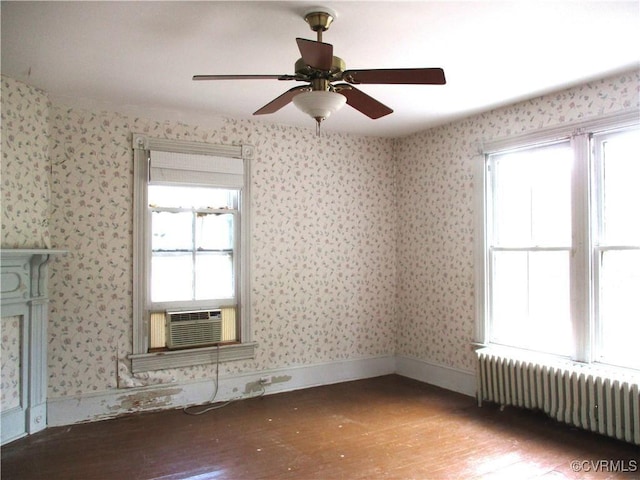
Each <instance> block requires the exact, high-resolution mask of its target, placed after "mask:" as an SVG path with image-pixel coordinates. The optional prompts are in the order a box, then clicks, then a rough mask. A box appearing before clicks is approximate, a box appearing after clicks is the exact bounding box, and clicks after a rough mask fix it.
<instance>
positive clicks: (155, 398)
mask: <svg viewBox="0 0 640 480" xmlns="http://www.w3.org/2000/svg"><path fill="white" fill-rule="evenodd" d="M395 366H396V362H395V357H394V356H391V355H389V356H382V357H373V358H362V359H352V360H344V361H337V362H330V363H323V364H315V365H308V366H296V367H289V368H281V369H274V370H262V371H258V372H252V373H245V374H241V375H234V376H228V377H221V378H220V379H219V383H220V384H219V386H218V393H217V395H216V399H215V400H216V401H227V400H231V399H234V398H238V397H241V396H251V395H255V394H258V393H259V392H260V391H261V387H260V377H265V376H269V377H271V379H272V383H271V384H270V385H268V386H266V387H265V393H266V394H267V395H269V394H273V393H281V392H287V391H291V390H298V389H301V388H309V387H315V386H319V385H329V384H332V383H340V382H347V381H351V380H360V379H364V378H371V377H378V376H381V375H389V374H392V373H394V372H395ZM213 392H214V382H213V379H210V380H202V381H198V382H191V383H183V384H166V385H153V386H148V387H138V388H128V389H119V390H111V391H107V392H100V393H92V394H87V395H80V396H74V397H61V398H50V399H48V402H47V406H48V417H47V424H48V426H50V427H52V426H60V425H70V424H73V423H80V422H87V421H97V420H105V419H108V418H113V417H117V416H120V415H124V414H127V413H133V412H142V411H152V410H161V409H169V408H180V407H184V406H187V405H195V404H202V403H205V402H208V401H210V400H211V398H212V396H213Z"/></svg>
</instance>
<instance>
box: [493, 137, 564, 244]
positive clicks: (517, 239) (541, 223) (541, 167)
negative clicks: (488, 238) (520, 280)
mask: <svg viewBox="0 0 640 480" xmlns="http://www.w3.org/2000/svg"><path fill="white" fill-rule="evenodd" d="M572 159H573V156H572V151H571V149H570V147H569V143H568V142H565V143H562V144H558V145H550V146H543V147H535V148H532V149H528V150H524V151H518V152H513V153H508V154H504V155H496V156H492V168H493V169H494V172H493V178H494V185H493V195H494V197H493V207H494V208H493V214H494V218H493V228H494V239H493V244H494V245H502V246H532V245H536V246H569V245H570V244H571V167H572V163H573V160H572Z"/></svg>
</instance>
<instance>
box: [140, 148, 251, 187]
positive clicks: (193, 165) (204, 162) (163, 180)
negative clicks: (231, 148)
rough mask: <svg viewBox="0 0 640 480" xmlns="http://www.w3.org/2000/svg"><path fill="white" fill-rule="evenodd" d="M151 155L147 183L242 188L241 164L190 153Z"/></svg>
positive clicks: (228, 159)
mask: <svg viewBox="0 0 640 480" xmlns="http://www.w3.org/2000/svg"><path fill="white" fill-rule="evenodd" d="M149 153H150V165H149V183H150V184H152V185H153V184H156V185H158V184H160V185H202V186H212V187H220V188H242V187H243V185H244V175H243V172H244V167H243V160H242V159H240V158H229V157H216V156H213V155H197V154H190V153H176V152H163V151H157V150H152V151H150V152H149Z"/></svg>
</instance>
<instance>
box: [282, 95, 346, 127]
mask: <svg viewBox="0 0 640 480" xmlns="http://www.w3.org/2000/svg"><path fill="white" fill-rule="evenodd" d="M293 103H294V105H295V106H296V107H298V108H299V109H300V110H302V111H303V112H304V113H306V114H307V115H309V116H310V117H312V118H315V119H316V121H317V122H318V123H319V122H321V121H322V120H325V119H327V118H328V117H329V116H330V115H331V114H332V113H334V112H337V111H338V110H340V109H341V108H342V107H344V104H345V103H347V98H346V97H345V96H344V95H341V94H339V93H336V92H329V91H322V90H312V91H310V92H302V93H299V94H298V95H296V96H295V97H293Z"/></svg>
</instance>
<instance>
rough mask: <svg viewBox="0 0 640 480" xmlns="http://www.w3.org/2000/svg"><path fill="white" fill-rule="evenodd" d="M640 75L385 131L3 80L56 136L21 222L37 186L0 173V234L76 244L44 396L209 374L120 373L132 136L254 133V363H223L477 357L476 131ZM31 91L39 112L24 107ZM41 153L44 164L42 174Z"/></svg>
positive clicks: (519, 124)
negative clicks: (352, 130) (96, 99)
mask: <svg viewBox="0 0 640 480" xmlns="http://www.w3.org/2000/svg"><path fill="white" fill-rule="evenodd" d="M5 84H6V85H5ZM639 85H640V72H634V73H631V74H623V75H617V76H615V77H612V78H609V79H606V80H602V81H597V82H591V83H589V84H586V85H583V86H580V87H576V88H573V89H570V90H567V91H563V92H560V93H557V94H553V95H547V96H545V97H541V98H537V99H534V100H531V101H528V102H522V103H519V104H517V105H514V106H510V107H508V108H503V109H499V110H496V111H492V112H488V113H485V114H482V115H477V116H474V117H472V118H468V119H465V120H462V121H459V122H455V123H452V124H449V125H445V126H442V127H438V128H435V129H432V130H429V131H426V132H423V133H419V134H415V135H411V136H409V137H405V138H401V139H396V140H391V139H380V138H371V137H357V136H349V135H339V134H330V133H327V134H325V135H324V136H323V137H321V138H320V139H318V138H317V137H315V134H314V132H313V130H312V129H308V130H307V129H300V128H293V127H286V126H279V125H270V124H265V123H261V122H254V121H240V120H233V119H221V121H220V124H219V126H217V127H207V128H203V127H201V126H197V125H188V124H183V123H179V122H168V121H155V120H152V119H146V118H137V117H132V116H127V115H124V114H120V113H113V112H92V111H84V110H78V109H68V108H66V107H65V106H64V105H58V104H54V105H48V103H47V101H46V95H43V93H42V92H40V91H37V90H35V89H31V88H30V87H27V86H25V85H24V84H21V83H20V82H16V81H13V80H10V79H6V81H5V78H4V77H3V88H6V91H5V90H3V99H2V108H3V111H2V115H3V122H4V118H5V115H6V116H7V118H9V117H11V118H15V119H16V120H14V127H13V128H14V129H17V130H18V131H19V132H22V131H33V132H36V136H38V137H40V136H45V137H48V139H49V141H50V142H49V141H48V142H43V144H42V145H41V146H39V147H38V148H36V150H38V151H42V152H45V153H43V154H42V155H41V156H37V155H36V156H33V157H29V156H27V157H26V158H27V159H30V160H29V161H33V162H35V165H36V167H37V170H39V171H41V174H40V182H42V185H47V186H48V185H49V183H48V182H49V179H50V189H51V195H50V199H48V198H47V197H44V198H43V199H42V206H41V207H39V209H38V212H37V213H36V212H35V211H33V213H29V214H27V215H24V216H25V217H26V218H22V215H21V216H20V218H18V217H17V216H15V215H13V214H12V213H11V212H15V209H16V208H18V207H17V204H18V203H19V202H17V201H16V198H17V197H16V194H17V193H18V192H21V193H22V194H23V195H25V196H28V197H29V198H32V196H34V195H35V196H36V197H38V193H37V192H40V191H42V186H41V184H38V183H37V182H35V179H34V178H31V177H24V176H21V177H20V176H19V177H17V178H16V180H15V181H11V182H9V183H6V182H5V179H4V178H3V202H4V203H3V237H4V235H5V233H4V232H5V222H6V226H7V229H9V230H11V229H14V227H15V230H16V232H18V233H16V234H12V235H13V236H14V237H18V236H20V235H21V236H22V239H21V240H20V241H24V237H25V235H24V234H23V233H20V232H24V231H26V230H28V229H29V228H33V227H32V226H31V225H33V224H34V223H35V224H39V225H40V224H42V225H46V224H47V222H48V224H49V226H48V229H49V231H50V236H51V244H52V245H54V246H55V247H56V248H65V249H67V250H68V251H69V253H68V254H67V255H65V256H62V257H58V258H55V259H54V260H52V263H51V268H50V272H51V280H50V283H49V285H50V298H51V303H50V309H51V311H50V324H49V374H50V379H49V397H51V398H55V397H66V396H72V395H83V394H89V393H92V392H103V391H109V390H113V389H117V388H126V387H133V386H138V385H148V384H155V383H167V382H173V381H177V382H181V381H190V380H199V379H202V378H210V377H211V375H212V374H213V373H214V367H213V366H211V365H204V366H198V367H193V368H185V369H175V370H164V371H158V372H149V373H147V374H144V375H133V374H132V373H131V372H130V368H129V362H128V360H127V358H126V357H127V355H128V354H129V353H130V352H131V348H132V347H131V344H132V337H131V335H132V320H131V317H132V228H133V221H134V219H133V213H132V173H133V154H132V151H131V147H130V134H131V132H141V133H145V134H147V135H149V136H155V137H159V138H169V139H183V140H190V141H200V142H210V143H225V144H231V143H248V144H252V145H254V146H255V154H256V158H255V159H254V160H253V161H252V167H251V175H252V182H251V197H252V198H251V203H252V222H251V224H252V225H251V229H252V230H251V242H252V248H251V251H252V258H251V264H252V270H251V282H252V284H251V288H252V305H251V307H252V313H253V337H254V340H255V341H256V342H257V343H258V349H257V351H256V352H257V354H256V358H255V359H254V360H251V361H238V362H229V363H225V364H224V365H222V366H221V370H220V374H221V375H227V374H234V373H244V372H252V371H260V370H264V369H277V368H284V367H289V366H298V365H312V364H322V363H327V362H332V361H338V360H346V359H356V358H367V357H375V356H385V355H393V354H397V355H403V356H407V357H413V358H417V359H420V360H424V361H427V362H430V363H435V364H441V365H443V366H447V367H452V368H455V369H460V370H465V371H472V370H473V368H474V367H473V361H472V358H473V357H472V350H471V348H470V345H469V343H470V341H471V340H472V337H473V321H474V302H475V300H474V291H473V289H474V259H473V246H474V236H475V232H474V221H473V217H474V204H473V191H474V185H473V168H472V163H473V158H474V157H475V156H477V155H478V149H479V145H481V143H482V142H483V141H487V140H492V139H496V138H502V137H506V136H508V135H512V134H518V133H524V132H527V131H531V130H535V129H539V128H542V127H545V126H551V125H556V124H558V123H562V122H570V121H573V120H577V119H580V118H584V117H593V116H596V115H598V114H604V113H613V112H615V111H619V110H623V109H625V108H630V107H634V106H635V107H637V106H638V104H639V102H638V86H639ZM7 92H8V94H9V95H13V99H12V100H11V101H7ZM16 99H17V100H16ZM36 99H39V100H36ZM40 104H41V105H42V108H43V110H42V112H41V115H34V114H31V115H22V114H20V113H19V112H24V111H25V110H29V111H31V110H33V109H34V108H35V109H36V110H37V108H38V107H37V105H40ZM5 110H6V113H5ZM42 118H47V119H48V123H47V122H43V120H42ZM15 122H17V123H15ZM44 143H47V148H48V150H46V149H45V148H44ZM38 145H40V144H38ZM30 148H31V146H25V145H24V143H23V145H22V147H21V148H20V149H18V151H16V152H15V153H12V154H11V155H9V154H7V156H5V154H4V129H3V170H4V167H5V162H6V161H7V160H10V161H15V160H14V158H18V159H22V158H24V157H23V156H24V154H25V152H26V151H28V150H29V149H30ZM46 152H48V155H49V156H50V165H51V170H52V171H51V174H50V177H49V176H48V175H44V174H42V172H43V171H44V172H46V171H47V168H48V167H47V166H46V165H48V164H49V163H47V162H48V160H47V153H46ZM21 161H25V160H21ZM42 165H45V166H44V167H43V166H42ZM3 177H4V171H3ZM47 188H48V187H47ZM38 200H40V198H38ZM7 207H12V209H11V210H10V211H8V212H7V213H6V215H5V210H7ZM45 211H46V212H47V214H44V213H43V212H45ZM49 212H50V213H49ZM47 215H49V216H47ZM42 231H46V229H44V230H42ZM39 235H42V236H44V233H40V231H39Z"/></svg>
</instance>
